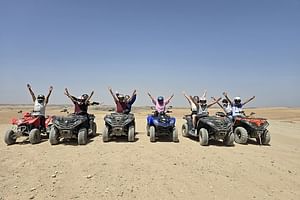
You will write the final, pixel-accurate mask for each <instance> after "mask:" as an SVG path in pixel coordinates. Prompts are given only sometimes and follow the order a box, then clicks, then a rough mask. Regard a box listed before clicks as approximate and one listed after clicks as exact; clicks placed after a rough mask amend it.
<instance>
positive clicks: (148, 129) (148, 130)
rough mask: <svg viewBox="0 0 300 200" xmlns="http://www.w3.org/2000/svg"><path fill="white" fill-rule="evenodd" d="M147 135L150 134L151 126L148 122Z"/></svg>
mask: <svg viewBox="0 0 300 200" xmlns="http://www.w3.org/2000/svg"><path fill="white" fill-rule="evenodd" d="M146 131H147V136H150V126H149V125H148V124H147V126H146Z"/></svg>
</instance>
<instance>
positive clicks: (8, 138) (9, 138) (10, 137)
mask: <svg viewBox="0 0 300 200" xmlns="http://www.w3.org/2000/svg"><path fill="white" fill-rule="evenodd" d="M16 140H17V138H16V136H15V132H14V131H13V130H11V129H10V130H8V131H6V133H5V137H4V141H5V143H6V144H7V145H12V144H15V143H16Z"/></svg>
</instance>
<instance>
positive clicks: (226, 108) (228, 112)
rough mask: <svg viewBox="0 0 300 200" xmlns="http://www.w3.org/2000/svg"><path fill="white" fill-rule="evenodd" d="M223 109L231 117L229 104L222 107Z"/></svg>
mask: <svg viewBox="0 0 300 200" xmlns="http://www.w3.org/2000/svg"><path fill="white" fill-rule="evenodd" d="M224 109H225V112H226V114H227V115H232V107H231V105H230V104H228V105H227V107H224Z"/></svg>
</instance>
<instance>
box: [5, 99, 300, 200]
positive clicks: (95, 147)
mask: <svg viewBox="0 0 300 200" xmlns="http://www.w3.org/2000/svg"><path fill="white" fill-rule="evenodd" d="M62 108H63V106H50V107H48V110H47V113H48V114H49V115H65V113H61V112H60V110H61V109H62ZM70 109H72V108H71V107H70ZM20 110H22V111H23V112H25V111H30V110H31V107H30V106H16V105H15V106H0V139H1V140H0V199H1V200H4V199H5V200H9V199H13V200H14V199H143V200H147V199H152V200H154V199H185V200H187V199H294V200H297V199H300V109H299V108H256V109H246V112H252V111H253V112H255V113H256V116H260V117H266V118H268V119H269V123H270V126H269V130H270V132H271V137H272V139H271V145H270V146H259V145H257V144H256V143H255V142H254V141H253V142H252V141H249V144H248V145H238V144H236V145H235V146H234V147H224V146H223V145H220V144H219V143H218V142H215V143H213V144H211V145H210V146H207V147H203V146H200V145H199V142H198V141H197V139H189V138H183V137H182V136H181V134H179V140H180V142H179V143H172V142H167V141H161V142H156V143H150V141H149V138H148V137H147V135H146V133H145V125H146V124H145V121H146V120H145V119H146V116H147V114H148V113H149V112H150V110H147V109H145V108H144V109H142V108H139V109H137V108H136V109H135V110H134V113H135V115H136V121H137V132H138V134H137V141H136V142H134V143H127V142H126V140H122V139H119V140H116V141H115V140H113V141H111V142H109V143H103V142H102V138H101V132H102V129H103V126H104V121H103V117H104V115H105V114H107V113H109V112H108V111H103V110H101V109H95V108H94V109H91V110H90V112H91V113H94V114H95V115H96V122H97V125H98V131H97V133H98V136H96V137H94V138H92V139H91V140H90V142H89V143H88V144H87V145H85V146H78V145H77V142H76V141H74V142H67V143H62V144H59V145H55V146H51V145H50V144H49V141H47V140H43V141H42V142H41V143H40V144H36V145H31V144H30V143H28V141H26V138H19V139H18V140H17V142H18V143H17V144H15V145H11V146H7V145H6V144H5V143H4V139H3V138H4V134H5V131H6V130H7V129H8V128H9V127H10V126H11V125H10V124H9V121H10V119H11V118H12V117H16V116H19V117H20V116H21V114H18V111H20ZM217 110H218V109H212V110H211V113H214V112H215V111H217ZM188 112H189V110H188V109H187V108H186V109H184V108H181V109H179V108H178V109H173V115H174V116H175V117H177V127H178V130H179V133H180V132H181V125H182V124H183V119H182V116H183V115H184V114H186V113H188Z"/></svg>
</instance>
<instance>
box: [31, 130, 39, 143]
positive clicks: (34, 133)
mask: <svg viewBox="0 0 300 200" xmlns="http://www.w3.org/2000/svg"><path fill="white" fill-rule="evenodd" d="M40 141H41V132H40V130H39V129H37V128H34V129H32V130H31V131H30V132H29V142H30V143H31V144H37V143H39V142H40Z"/></svg>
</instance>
